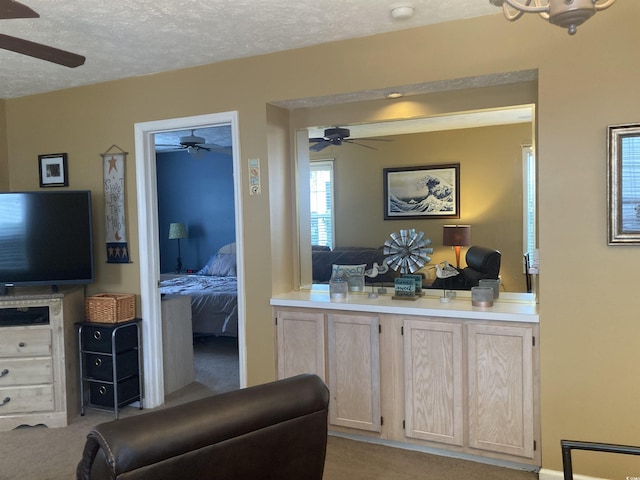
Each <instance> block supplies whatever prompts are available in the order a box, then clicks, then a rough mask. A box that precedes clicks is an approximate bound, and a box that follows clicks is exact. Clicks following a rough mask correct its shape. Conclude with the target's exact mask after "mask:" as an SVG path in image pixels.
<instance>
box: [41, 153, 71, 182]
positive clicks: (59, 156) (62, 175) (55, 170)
mask: <svg viewBox="0 0 640 480" xmlns="http://www.w3.org/2000/svg"><path fill="white" fill-rule="evenodd" d="M38 174H39V177H40V187H41V188H42V187H68V186H69V176H68V173H67V154H66V153H52V154H49V155H38Z"/></svg>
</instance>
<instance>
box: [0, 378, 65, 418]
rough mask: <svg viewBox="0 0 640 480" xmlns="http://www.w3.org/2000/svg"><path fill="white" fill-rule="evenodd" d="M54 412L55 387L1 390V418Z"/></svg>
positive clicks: (43, 386) (41, 386)
mask: <svg viewBox="0 0 640 480" xmlns="http://www.w3.org/2000/svg"><path fill="white" fill-rule="evenodd" d="M52 410H53V385H38V386H31V387H6V388H4V387H3V388H0V417H1V416H2V415H8V414H10V413H27V412H48V411H52Z"/></svg>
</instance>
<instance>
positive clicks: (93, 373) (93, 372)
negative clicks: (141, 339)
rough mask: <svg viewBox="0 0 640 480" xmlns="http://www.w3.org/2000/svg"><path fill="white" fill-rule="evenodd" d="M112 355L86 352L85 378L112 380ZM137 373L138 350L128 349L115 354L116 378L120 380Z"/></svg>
mask: <svg viewBox="0 0 640 480" xmlns="http://www.w3.org/2000/svg"><path fill="white" fill-rule="evenodd" d="M112 359H113V357H112V356H111V355H107V354H100V353H86V354H85V361H86V362H85V365H86V369H87V378H92V379H95V380H105V381H108V382H110V381H112V380H113V360H112ZM137 373H138V350H129V351H127V352H123V353H120V354H118V355H116V375H117V377H118V378H117V380H121V379H123V378H126V377H130V376H131V375H136V374H137Z"/></svg>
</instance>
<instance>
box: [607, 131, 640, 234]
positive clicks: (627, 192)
mask: <svg viewBox="0 0 640 480" xmlns="http://www.w3.org/2000/svg"><path fill="white" fill-rule="evenodd" d="M607 203H608V205H607V207H608V208H607V211H608V218H607V230H608V244H609V245H640V123H632V124H623V125H609V126H608V127H607Z"/></svg>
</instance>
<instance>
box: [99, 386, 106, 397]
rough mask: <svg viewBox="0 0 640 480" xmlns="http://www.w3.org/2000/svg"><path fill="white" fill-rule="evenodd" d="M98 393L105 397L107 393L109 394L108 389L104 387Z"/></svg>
mask: <svg viewBox="0 0 640 480" xmlns="http://www.w3.org/2000/svg"><path fill="white" fill-rule="evenodd" d="M98 391H99V392H100V395H104V394H105V393H107V387H105V386H102V387H100V388H99V389H98Z"/></svg>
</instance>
